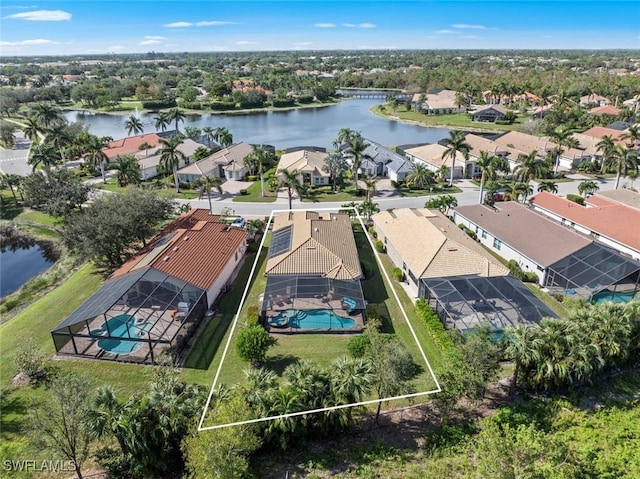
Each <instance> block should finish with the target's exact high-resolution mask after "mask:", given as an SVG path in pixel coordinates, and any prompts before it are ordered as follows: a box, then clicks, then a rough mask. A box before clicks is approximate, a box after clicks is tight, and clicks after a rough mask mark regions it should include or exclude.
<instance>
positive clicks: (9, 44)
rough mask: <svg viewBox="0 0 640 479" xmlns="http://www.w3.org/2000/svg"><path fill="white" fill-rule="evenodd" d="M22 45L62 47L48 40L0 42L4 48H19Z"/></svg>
mask: <svg viewBox="0 0 640 479" xmlns="http://www.w3.org/2000/svg"><path fill="white" fill-rule="evenodd" d="M20 45H60V42H54V41H53V40H46V39H44V38H35V39H33V40H22V41H20V42H0V46H3V47H17V46H20Z"/></svg>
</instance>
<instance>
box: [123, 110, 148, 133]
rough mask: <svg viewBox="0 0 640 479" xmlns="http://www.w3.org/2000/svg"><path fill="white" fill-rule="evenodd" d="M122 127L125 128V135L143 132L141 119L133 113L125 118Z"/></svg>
mask: <svg viewBox="0 0 640 479" xmlns="http://www.w3.org/2000/svg"><path fill="white" fill-rule="evenodd" d="M124 127H125V128H126V129H127V135H129V136H130V135H131V133H133V134H134V135H139V134H141V133H143V132H144V126H143V125H142V120H140V118H138V117H137V116H135V115H131V116H130V117H129V118H127V121H126V122H125V124H124Z"/></svg>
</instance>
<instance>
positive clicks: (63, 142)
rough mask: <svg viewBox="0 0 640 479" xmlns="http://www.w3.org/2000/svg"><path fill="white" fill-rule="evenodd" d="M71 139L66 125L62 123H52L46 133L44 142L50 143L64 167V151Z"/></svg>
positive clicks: (65, 161) (65, 159)
mask: <svg viewBox="0 0 640 479" xmlns="http://www.w3.org/2000/svg"><path fill="white" fill-rule="evenodd" d="M72 140H73V138H72V137H71V135H70V133H69V130H67V125H65V124H64V123H54V124H53V125H52V126H51V127H50V128H49V129H48V131H47V134H46V136H45V141H47V142H49V143H51V144H52V145H54V146H55V147H56V148H58V151H59V152H60V158H62V161H63V163H64V164H65V166H66V163H67V158H66V157H65V154H64V149H65V148H66V147H67V146H69V145H70V144H71V141H72Z"/></svg>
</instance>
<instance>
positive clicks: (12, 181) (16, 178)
mask: <svg viewBox="0 0 640 479" xmlns="http://www.w3.org/2000/svg"><path fill="white" fill-rule="evenodd" d="M0 176H1V177H2V181H3V182H4V184H5V185H6V186H8V187H9V189H10V190H11V194H12V195H13V200H14V201H15V202H16V205H17V204H18V197H17V196H16V192H15V190H14V189H13V188H14V187H16V188H17V190H18V191H19V192H20V196H21V197H22V192H21V190H20V185H21V184H22V180H23V178H22V176H20V175H13V174H9V175H5V174H2V173H0ZM23 199H24V198H23Z"/></svg>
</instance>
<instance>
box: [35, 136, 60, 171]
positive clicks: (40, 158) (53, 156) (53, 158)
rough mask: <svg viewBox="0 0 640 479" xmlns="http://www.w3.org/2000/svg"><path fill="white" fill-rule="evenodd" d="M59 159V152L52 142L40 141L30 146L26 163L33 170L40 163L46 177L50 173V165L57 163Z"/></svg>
mask: <svg viewBox="0 0 640 479" xmlns="http://www.w3.org/2000/svg"><path fill="white" fill-rule="evenodd" d="M61 161H62V158H61V157H60V152H59V151H57V150H56V149H55V147H54V146H53V145H52V144H50V143H40V144H39V145H36V146H35V147H33V148H31V151H30V152H29V159H28V160H27V163H29V164H30V165H31V166H32V167H33V171H35V170H36V168H37V166H38V165H42V167H43V168H44V171H45V173H46V174H47V177H48V176H50V175H51V167H52V166H55V165H59V164H60V163H61Z"/></svg>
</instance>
